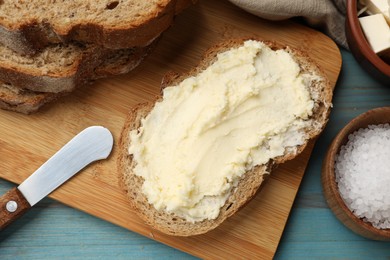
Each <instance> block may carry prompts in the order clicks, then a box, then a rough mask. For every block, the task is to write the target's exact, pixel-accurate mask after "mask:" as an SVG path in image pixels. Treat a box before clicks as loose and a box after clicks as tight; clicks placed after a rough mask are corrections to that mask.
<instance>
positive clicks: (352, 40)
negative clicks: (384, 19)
mask: <svg viewBox="0 0 390 260" xmlns="http://www.w3.org/2000/svg"><path fill="white" fill-rule="evenodd" d="M367 1H368V0H367ZM357 2H358V1H357V0H347V19H346V36H347V41H348V46H349V48H350V50H351V52H352V54H353V55H354V57H355V58H356V60H357V61H358V62H359V64H360V65H361V66H362V67H363V68H364V69H365V70H366V71H367V72H368V73H370V74H371V75H372V76H373V77H374V78H375V79H377V80H379V81H380V82H382V83H384V84H390V65H389V63H390V53H389V54H388V55H385V56H384V57H381V56H380V55H378V54H377V53H375V51H374V50H373V48H372V46H371V45H370V43H369V41H368V40H367V38H366V36H365V34H364V32H363V30H362V26H361V24H360V21H359V17H358V3H357ZM372 23H373V24H375V23H376V24H378V22H376V21H373V22H372ZM375 27H377V26H375ZM377 29H378V28H373V30H377ZM386 56H389V58H386Z"/></svg>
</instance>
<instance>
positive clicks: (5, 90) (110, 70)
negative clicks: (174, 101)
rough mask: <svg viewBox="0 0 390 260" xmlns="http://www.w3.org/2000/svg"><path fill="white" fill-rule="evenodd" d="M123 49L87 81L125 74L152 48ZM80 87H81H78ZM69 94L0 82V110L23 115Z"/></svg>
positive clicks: (101, 65) (112, 55)
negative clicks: (39, 90) (33, 89)
mask: <svg viewBox="0 0 390 260" xmlns="http://www.w3.org/2000/svg"><path fill="white" fill-rule="evenodd" d="M134 49H135V48H130V49H123V50H118V51H114V52H113V53H111V55H109V56H107V57H106V59H105V60H104V61H101V62H100V64H99V65H98V66H97V67H96V68H95V69H94V70H93V71H92V73H91V75H90V78H89V80H88V81H87V80H85V81H84V82H82V85H84V84H86V83H87V82H93V81H94V80H96V79H99V78H105V77H109V76H115V75H120V74H125V73H128V72H130V71H131V70H133V69H134V68H136V67H137V66H138V65H139V64H140V63H141V62H142V61H143V59H145V57H146V56H147V55H148V54H149V53H150V52H151V49H152V46H147V47H144V48H137V51H135V50H134ZM80 86H81V85H80ZM69 93H71V92H68V91H65V92H58V93H50V92H36V91H31V90H28V89H25V88H21V87H15V86H13V85H12V84H9V83H5V82H1V81H0V108H1V109H5V110H10V111H14V112H20V113H23V114H31V113H34V112H36V111H38V110H39V109H40V108H41V107H42V106H43V105H45V104H47V103H50V102H53V101H55V100H57V99H58V98H60V97H62V96H65V95H67V94H69Z"/></svg>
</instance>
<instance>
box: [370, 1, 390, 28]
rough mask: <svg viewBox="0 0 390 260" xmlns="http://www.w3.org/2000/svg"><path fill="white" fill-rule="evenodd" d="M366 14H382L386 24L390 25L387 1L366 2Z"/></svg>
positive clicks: (389, 5) (389, 6)
mask: <svg viewBox="0 0 390 260" xmlns="http://www.w3.org/2000/svg"><path fill="white" fill-rule="evenodd" d="M365 5H366V7H367V13H368V14H370V15H373V14H383V16H384V17H385V19H386V21H387V23H388V24H390V10H389V9H390V4H389V0H366V1H365Z"/></svg>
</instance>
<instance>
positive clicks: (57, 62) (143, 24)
mask: <svg viewBox="0 0 390 260" xmlns="http://www.w3.org/2000/svg"><path fill="white" fill-rule="evenodd" d="M193 2H195V1H192V0H177V1H175V0H155V1H140V0H118V1H115V0H104V1H92V0H83V1H82V0H76V1H60V0H37V1H24V0H18V1H11V0H4V1H1V2H0V7H1V8H0V108H2V109H7V110H12V111H16V112H21V113H25V114H29V113H32V112H35V111H37V110H38V109H39V108H40V107H42V106H43V105H44V104H46V103H48V102H51V101H53V100H56V99H57V98H58V97H61V96H64V95H66V94H68V93H70V92H72V91H73V90H74V89H76V88H79V87H81V86H84V85H86V84H87V83H89V82H91V81H94V80H96V79H98V78H102V77H108V76H112V75H119V74H123V73H127V72H129V71H131V70H132V69H134V68H135V67H136V66H137V65H138V64H140V62H141V61H142V60H143V59H144V58H145V57H146V56H147V55H148V54H149V53H150V52H151V51H152V50H153V48H154V47H155V45H156V43H157V40H158V39H159V38H160V36H161V34H162V33H163V32H164V31H166V30H167V29H168V28H169V27H170V26H171V25H172V23H173V19H174V16H175V15H176V14H177V13H179V12H180V11H182V10H183V9H185V8H186V7H188V6H189V5H191V4H192V3H193ZM16 10H17V11H16Z"/></svg>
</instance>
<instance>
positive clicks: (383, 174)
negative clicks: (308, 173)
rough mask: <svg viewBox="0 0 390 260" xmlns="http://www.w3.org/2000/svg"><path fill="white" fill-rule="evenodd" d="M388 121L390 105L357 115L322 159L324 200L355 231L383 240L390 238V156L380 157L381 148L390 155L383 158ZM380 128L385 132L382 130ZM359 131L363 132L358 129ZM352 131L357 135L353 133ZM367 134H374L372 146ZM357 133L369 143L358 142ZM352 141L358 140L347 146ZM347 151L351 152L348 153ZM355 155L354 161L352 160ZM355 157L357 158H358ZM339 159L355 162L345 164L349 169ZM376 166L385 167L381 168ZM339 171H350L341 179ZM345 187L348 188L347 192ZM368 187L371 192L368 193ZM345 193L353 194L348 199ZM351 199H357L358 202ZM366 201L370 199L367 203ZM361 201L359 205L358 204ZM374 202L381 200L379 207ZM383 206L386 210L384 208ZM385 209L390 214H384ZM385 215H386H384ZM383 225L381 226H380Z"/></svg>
mask: <svg viewBox="0 0 390 260" xmlns="http://www.w3.org/2000/svg"><path fill="white" fill-rule="evenodd" d="M389 124H390V107H381V108H376V109H372V110H369V111H367V112H366V113H363V114H361V115H360V116H358V117H356V118H354V119H353V120H352V121H351V122H349V123H348V124H347V125H346V126H345V127H344V128H343V129H342V130H341V131H340V132H339V133H338V134H337V136H336V137H335V138H334V140H333V141H332V143H331V145H330V146H329V149H328V151H327V154H326V157H325V159H324V161H323V165H322V177H321V179H322V187H323V192H324V196H325V199H326V201H327V203H328V205H329V207H330V209H331V210H332V211H333V213H334V214H335V216H336V217H337V218H338V219H339V220H340V221H341V222H342V223H343V224H344V225H345V226H346V227H348V228H349V229H351V230H352V231H354V232H355V233H357V234H359V235H361V236H364V237H366V238H369V239H374V240H384V241H390V228H384V227H383V226H386V225H387V226H389V225H390V215H389V213H390V203H388V201H389V200H390V190H389V189H388V184H389V182H390V170H387V169H388V159H390V158H388V159H386V158H379V157H381V156H382V155H384V153H383V151H382V150H381V149H385V152H387V155H384V157H387V156H388V155H389V154H390V146H389V145H388V144H389V143H390V125H389ZM359 129H360V130H359ZM381 129H382V131H380V130H381ZM383 129H384V130H383ZM358 130H359V131H360V132H357V131H358ZM352 133H353V134H354V135H351V134H352ZM356 133H358V134H356ZM355 134H356V135H355ZM363 135H366V136H363ZM367 135H371V136H372V137H373V138H371V140H373V142H374V145H372V142H371V144H370V142H369V141H367V140H369V139H368V137H367ZM351 136H352V137H351ZM358 136H363V137H364V138H366V139H364V138H363V139H364V142H366V143H362V142H360V143H358ZM380 138H382V139H383V138H384V140H385V141H383V140H382V141H381V140H380ZM378 140H379V141H378ZM351 142H355V143H354V144H353V148H352V149H350V148H346V147H348V145H349V144H351ZM363 145H365V146H366V148H364V149H363V150H360V156H361V158H358V157H356V154H357V153H358V152H359V151H358V149H360V148H359V146H360V147H363ZM381 145H382V146H381ZM377 146H378V147H379V148H377ZM367 147H371V148H367ZM348 149H349V151H348ZM343 150H344V151H343ZM345 150H347V151H348V152H345ZM353 150H355V151H354V153H353V152H352V151H353ZM340 158H341V160H340ZM352 158H354V159H355V161H353V160H351V159H352ZM356 158H358V159H357V160H356ZM377 158H378V159H377ZM340 161H347V162H348V161H352V164H344V167H345V166H346V168H343V167H340V165H339V164H340ZM356 161H357V163H356ZM378 161H379V163H378ZM355 167H356V168H355ZM380 167H382V168H380ZM367 169H368V170H367ZM377 169H382V170H381V171H378V170H377ZM383 169H384V170H383ZM370 170H372V171H370ZM340 171H344V172H345V173H347V172H348V171H349V172H350V173H349V175H347V174H344V176H342V178H344V179H343V180H341V177H340V175H341V174H340ZM351 172H352V174H351ZM379 172H380V174H379ZM348 176H349V177H348ZM378 176H379V177H378ZM343 182H344V183H345V182H348V183H349V185H350V187H347V188H346V187H345V185H344V184H343ZM343 185H344V186H343ZM342 189H343V190H344V191H342ZM345 190H348V191H347V192H346V191H345ZM367 190H370V191H371V192H367ZM345 193H349V194H350V195H349V196H347V198H346V196H345ZM368 194H371V195H368ZM379 195H381V196H379ZM378 196H379V197H380V198H382V202H378V201H377V200H378V199H377V197H378ZM350 198H355V199H354V200H355V201H353V200H351V199H350ZM383 198H384V199H383ZM363 201H369V202H368V203H366V204H364V202H363ZM372 201H373V202H372ZM379 201H380V199H379ZM353 203H354V204H355V205H353ZM359 203H360V205H357V204H359ZM375 203H379V204H378V205H379V206H375V205H374V206H372V205H371V204H375ZM381 203H382V204H381ZM362 205H364V207H363V206H362ZM367 205H368V206H367ZM383 207H384V208H385V210H382V208H383ZM374 208H375V210H374ZM378 208H380V209H381V210H379V209H378ZM358 211H360V213H359V212H358ZM364 211H366V212H364ZM372 211H374V213H372ZM362 212H363V213H362ZM367 212H368V213H369V214H367ZM378 212H379V215H381V217H380V218H377V219H375V214H377V215H378ZM383 212H385V213H386V212H387V213H386V214H384V213H383ZM359 214H360V215H361V214H366V215H365V216H367V215H368V217H358V216H359ZM382 214H383V215H387V216H385V217H383V215H382ZM373 219H374V220H373ZM380 225H382V227H378V226H380Z"/></svg>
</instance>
